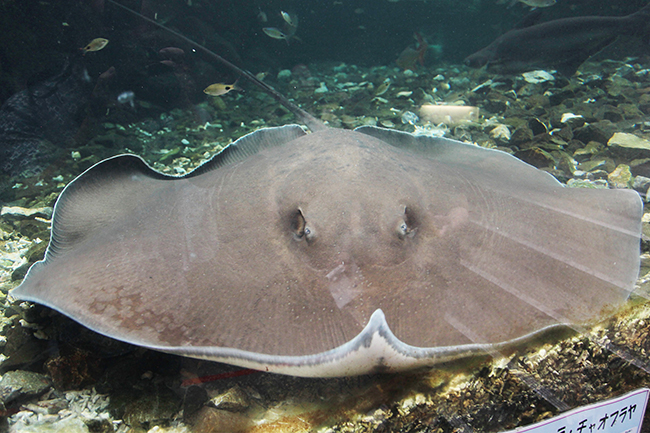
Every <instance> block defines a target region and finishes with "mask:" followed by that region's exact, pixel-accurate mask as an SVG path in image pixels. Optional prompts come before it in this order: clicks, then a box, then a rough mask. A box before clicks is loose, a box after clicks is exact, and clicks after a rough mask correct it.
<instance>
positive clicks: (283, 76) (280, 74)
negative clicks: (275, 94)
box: [278, 69, 291, 80]
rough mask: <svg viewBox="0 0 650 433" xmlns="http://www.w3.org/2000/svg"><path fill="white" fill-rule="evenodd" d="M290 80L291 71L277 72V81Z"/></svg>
mask: <svg viewBox="0 0 650 433" xmlns="http://www.w3.org/2000/svg"><path fill="white" fill-rule="evenodd" d="M289 78H291V71H290V70H289V69H283V70H281V71H280V72H278V80H288V79H289Z"/></svg>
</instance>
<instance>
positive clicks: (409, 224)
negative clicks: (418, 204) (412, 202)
mask: <svg viewBox="0 0 650 433" xmlns="http://www.w3.org/2000/svg"><path fill="white" fill-rule="evenodd" d="M416 230H417V225H416V221H415V216H414V215H413V211H411V210H410V209H409V208H408V207H404V215H403V217H402V219H401V220H400V221H399V222H398V223H397V236H399V238H400V239H404V238H407V237H409V238H410V237H413V236H415V232H416Z"/></svg>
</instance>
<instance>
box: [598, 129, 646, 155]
mask: <svg viewBox="0 0 650 433" xmlns="http://www.w3.org/2000/svg"><path fill="white" fill-rule="evenodd" d="M607 145H608V146H618V147H625V148H627V149H640V150H648V151H650V141H648V140H646V139H644V138H641V137H638V136H636V135H634V134H628V133H626V132H617V133H615V134H614V135H613V136H612V138H610V139H609V141H608V142H607Z"/></svg>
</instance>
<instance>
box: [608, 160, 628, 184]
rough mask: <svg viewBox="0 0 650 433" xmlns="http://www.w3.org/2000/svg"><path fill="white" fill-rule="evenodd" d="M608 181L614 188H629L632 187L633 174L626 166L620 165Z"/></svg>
mask: <svg viewBox="0 0 650 433" xmlns="http://www.w3.org/2000/svg"><path fill="white" fill-rule="evenodd" d="M607 181H608V182H609V184H610V185H611V186H612V188H629V187H631V186H632V172H631V171H630V167H629V166H628V165H626V164H619V165H618V167H616V169H615V170H614V171H613V172H611V173H610V174H609V176H607Z"/></svg>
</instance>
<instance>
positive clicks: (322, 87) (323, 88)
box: [314, 82, 329, 94]
mask: <svg viewBox="0 0 650 433" xmlns="http://www.w3.org/2000/svg"><path fill="white" fill-rule="evenodd" d="M327 92H329V89H328V88H327V86H326V85H325V82H321V83H320V87H318V88H317V89H315V90H314V93H317V94H318V93H327Z"/></svg>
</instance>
